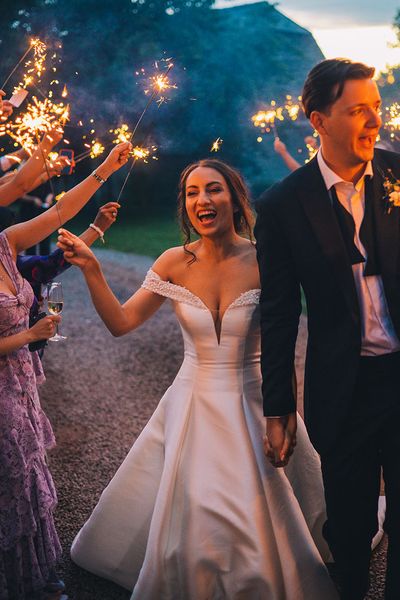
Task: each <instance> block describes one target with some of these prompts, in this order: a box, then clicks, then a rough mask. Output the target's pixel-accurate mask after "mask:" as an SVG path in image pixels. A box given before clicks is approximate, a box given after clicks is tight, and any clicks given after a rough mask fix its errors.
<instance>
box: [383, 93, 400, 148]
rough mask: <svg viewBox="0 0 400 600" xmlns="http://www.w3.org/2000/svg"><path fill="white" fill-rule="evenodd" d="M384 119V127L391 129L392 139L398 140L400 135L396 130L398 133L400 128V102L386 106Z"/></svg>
mask: <svg viewBox="0 0 400 600" xmlns="http://www.w3.org/2000/svg"><path fill="white" fill-rule="evenodd" d="M383 121H384V125H383V127H384V129H387V130H388V131H389V134H390V137H391V139H397V140H398V139H399V137H398V135H396V132H397V133H398V132H399V130H400V104H399V103H398V102H394V103H393V104H391V105H390V106H386V107H385V115H384V118H383Z"/></svg>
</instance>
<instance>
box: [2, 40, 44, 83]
mask: <svg viewBox="0 0 400 600" xmlns="http://www.w3.org/2000/svg"><path fill="white" fill-rule="evenodd" d="M32 50H33V51H34V63H33V65H34V66H33V68H32V69H29V71H28V73H30V72H33V71H34V70H36V72H37V75H38V76H39V77H40V75H41V73H42V71H43V70H44V66H43V65H44V60H45V58H46V44H45V43H44V42H42V41H41V40H40V39H39V38H32V39H31V41H30V45H29V48H28V49H27V50H26V52H25V53H24V54H23V55H22V57H21V58H20V59H19V61H18V62H17V64H16V65H15V67H14V68H13V69H12V71H11V72H10V74H9V75H8V76H7V77H6V79H5V81H4V82H3V85H2V86H1V89H4V88H5V86H6V85H7V83H8V82H9V80H10V79H11V77H12V76H13V75H14V73H15V71H16V70H17V69H18V67H19V65H20V64H21V63H22V61H23V60H24V59H25V58H26V56H28V54H29V53H30V52H31V51H32ZM24 82H25V84H26V85H28V83H32V76H31V75H28V74H27V75H24ZM26 85H25V86H26ZM25 86H24V87H25Z"/></svg>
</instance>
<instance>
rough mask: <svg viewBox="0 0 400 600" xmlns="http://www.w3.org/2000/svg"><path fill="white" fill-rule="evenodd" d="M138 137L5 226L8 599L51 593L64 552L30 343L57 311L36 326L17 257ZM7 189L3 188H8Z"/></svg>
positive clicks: (3, 430)
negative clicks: (42, 208)
mask: <svg viewBox="0 0 400 600" xmlns="http://www.w3.org/2000/svg"><path fill="white" fill-rule="evenodd" d="M130 147H131V146H130V144H128V143H124V144H119V145H118V146H116V147H115V148H114V149H113V150H112V152H111V153H110V155H109V156H108V157H107V158H106V160H105V161H104V162H103V163H102V164H101V165H100V167H98V168H97V170H96V172H95V173H94V176H92V175H90V176H89V177H87V178H86V179H85V180H84V181H82V182H81V183H80V184H78V185H77V186H76V187H75V188H73V189H72V190H70V191H69V192H67V193H66V194H65V195H64V196H63V198H62V199H61V200H60V201H59V203H58V204H57V205H56V206H54V207H52V208H50V209H49V210H48V211H46V212H45V213H43V214H42V215H39V216H38V217H36V218H35V219H32V220H31V221H28V222H26V223H20V224H18V225H14V226H12V227H9V228H7V229H6V230H5V231H4V232H2V233H0V482H1V486H0V600H36V599H39V598H40V599H42V598H50V597H58V595H56V596H54V595H53V596H46V595H43V594H45V592H46V586H47V587H48V590H49V591H51V590H54V587H53V586H51V585H50V586H48V581H49V580H51V579H52V578H53V576H54V575H53V570H54V567H55V565H56V563H57V560H58V559H59V557H60V553H61V547H60V543H59V540H58V536H57V532H56V530H55V527H54V522H53V515H52V513H53V510H54V507H55V505H56V502H57V498H56V492H55V489H54V484H53V480H52V478H51V475H50V472H49V470H48V467H47V463H46V451H47V450H48V449H49V448H51V447H52V446H53V445H54V443H55V441H54V435H53V432H52V429H51V425H50V423H49V421H48V419H47V417H46V416H45V414H44V413H43V411H42V409H41V406H40V402H39V397H38V392H37V385H38V384H40V383H41V382H42V381H43V380H44V375H43V371H42V368H41V365H40V360H39V358H38V356H37V354H36V353H35V352H33V353H31V352H29V350H28V344H29V343H30V342H34V341H37V340H43V339H48V338H49V337H51V336H52V335H53V333H54V330H55V323H56V322H57V321H58V320H59V317H56V316H47V317H45V318H43V319H41V320H40V321H39V322H38V323H36V324H35V325H34V326H33V327H31V328H29V310H30V307H31V305H32V302H33V298H34V294H33V290H32V288H31V286H30V285H29V283H28V282H27V281H26V280H24V279H23V278H22V276H21V274H20V273H19V271H18V270H17V267H16V257H17V255H18V254H19V253H20V252H22V251H23V250H24V249H25V248H28V247H30V246H32V245H33V244H36V243H38V242H39V241H40V240H41V239H43V238H44V237H46V236H48V235H49V234H50V233H52V232H53V231H55V230H56V229H57V228H58V227H59V225H60V223H65V222H66V221H68V220H69V219H71V218H72V217H73V216H75V215H76V214H77V212H78V211H79V210H80V209H81V208H82V207H83V206H84V205H85V204H86V202H87V201H88V200H89V199H90V198H91V196H92V195H93V194H94V193H95V192H96V191H97V190H98V189H99V187H100V185H101V184H102V182H104V181H105V180H106V179H107V178H108V177H109V176H110V175H111V174H112V173H113V172H114V171H116V170H117V169H119V168H120V167H121V166H122V165H123V164H125V163H126V161H127V158H128V152H129V150H130ZM0 195H1V191H0Z"/></svg>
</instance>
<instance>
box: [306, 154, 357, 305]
mask: <svg viewBox="0 0 400 600" xmlns="http://www.w3.org/2000/svg"><path fill="white" fill-rule="evenodd" d="M303 173H304V177H303V181H302V184H303V185H302V186H301V187H300V188H299V189H298V194H299V199H300V202H301V204H302V206H303V209H304V212H305V213H306V215H307V218H308V220H309V222H310V225H311V227H312V230H313V232H314V235H315V237H316V238H317V240H318V243H319V245H320V247H321V250H322V252H323V254H324V255H325V257H326V258H327V259H328V261H329V263H330V265H331V267H332V269H333V271H334V273H335V276H336V279H337V281H338V283H339V286H340V287H341V288H342V291H343V293H344V295H345V297H346V299H347V301H348V303H349V307H350V310H351V311H352V312H353V311H354V310H357V307H358V302H357V292H356V288H355V283H354V277H353V271H352V268H351V265H350V262H349V258H348V255H347V251H346V246H345V243H344V241H343V237H342V235H341V231H340V228H339V224H338V222H337V219H336V215H335V213H334V210H333V207H332V202H331V199H330V196H329V194H328V191H327V189H326V186H325V182H324V180H323V177H322V175H321V171H320V169H319V166H318V162H317V160H316V158H314V159H313V160H312V161H311V162H310V163H309V164H308V165H306V166H305V167H304V171H303ZM306 174H307V175H306Z"/></svg>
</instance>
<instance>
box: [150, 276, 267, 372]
mask: <svg viewBox="0 0 400 600" xmlns="http://www.w3.org/2000/svg"><path fill="white" fill-rule="evenodd" d="M143 287H144V288H145V289H147V290H149V291H152V292H154V293H156V294H159V295H161V296H164V297H166V298H170V299H171V300H172V302H173V305H174V309H175V313H176V315H177V318H178V321H179V324H180V326H181V330H182V335H183V340H184V348H185V360H186V361H189V362H190V363H191V364H192V365H193V364H194V363H195V364H196V365H197V366H198V367H206V368H214V369H221V368H222V369H233V370H234V369H242V368H246V367H251V366H254V365H257V366H258V365H259V359H260V333H259V314H258V303H259V297H260V290H259V289H253V290H248V291H246V292H244V293H243V294H241V295H240V296H239V297H238V298H236V299H235V300H234V301H233V302H232V303H231V304H230V305H229V306H228V308H227V309H226V311H225V312H224V314H223V316H222V320H221V330H220V335H219V339H218V336H217V332H216V329H215V323H214V319H213V316H212V312H211V310H210V309H209V308H208V307H207V306H206V305H205V304H204V302H203V301H202V300H201V299H200V298H199V297H198V296H196V295H195V294H193V293H192V292H191V291H189V290H188V289H186V288H184V287H182V286H180V285H176V284H173V283H171V282H169V281H163V280H162V279H161V278H160V276H159V275H158V274H157V273H155V272H154V271H153V270H152V269H150V270H149V271H148V273H147V276H146V279H145V280H144V282H143Z"/></svg>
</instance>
